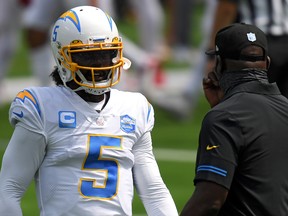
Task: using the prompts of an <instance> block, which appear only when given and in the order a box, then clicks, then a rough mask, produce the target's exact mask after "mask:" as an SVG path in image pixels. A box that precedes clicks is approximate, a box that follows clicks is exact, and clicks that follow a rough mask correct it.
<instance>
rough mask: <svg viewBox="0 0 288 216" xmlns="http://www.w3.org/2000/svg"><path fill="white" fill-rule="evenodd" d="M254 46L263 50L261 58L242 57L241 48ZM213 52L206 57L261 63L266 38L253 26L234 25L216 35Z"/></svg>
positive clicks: (263, 57) (265, 54)
mask: <svg viewBox="0 0 288 216" xmlns="http://www.w3.org/2000/svg"><path fill="white" fill-rule="evenodd" d="M250 45H255V46H259V47H261V48H262V49H263V55H262V56H255V55H243V54H241V51H242V49H243V48H245V47H247V46H250ZM215 46H216V48H215V50H209V51H207V52H205V53H206V54H207V55H220V56H221V57H223V58H227V59H234V60H245V61H261V60H265V58H266V56H267V46H268V45H267V38H266V35H265V33H264V32H263V31H261V30H260V29H259V28H258V27H256V26H254V25H249V24H245V23H235V24H232V25H229V26H227V27H224V28H222V29H221V30H219V31H218V32H217V34H216V38H215Z"/></svg>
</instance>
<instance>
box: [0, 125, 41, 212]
mask: <svg viewBox="0 0 288 216" xmlns="http://www.w3.org/2000/svg"><path fill="white" fill-rule="evenodd" d="M35 143H37V145H35ZM45 149H46V145H45V138H44V136H42V135H41V134H38V133H34V132H32V131H30V130H27V129H25V128H23V127H19V126H18V125H17V126H16V127H15V130H14V132H13V135H12V138H11V140H10V142H9V144H8V146H7V148H6V150H5V153H4V156H3V160H2V166H1V172H0V203H1V204H0V215H7V216H22V211H21V206H20V202H21V198H22V197H23V195H24V193H25V191H26V190H27V188H28V186H29V184H30V183H31V181H32V179H33V177H34V176H35V173H36V172H37V170H38V168H39V166H40V165H41V163H42V161H43V158H44V155H45Z"/></svg>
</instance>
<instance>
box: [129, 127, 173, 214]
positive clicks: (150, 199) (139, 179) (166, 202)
mask: <svg viewBox="0 0 288 216" xmlns="http://www.w3.org/2000/svg"><path fill="white" fill-rule="evenodd" d="M138 142H139V143H138V144H139V145H135V146H134V149H133V154H134V158H135V163H134V167H133V176H134V184H135V187H136V190H137V193H138V195H139V197H140V199H141V200H142V202H143V204H144V207H145V209H146V211H147V214H148V215H158V216H164V215H165V216H176V215H178V213H177V209H176V206H175V203H174V201H173V199H172V196H171V194H170V192H169V190H168V188H167V187H166V185H165V183H164V182H163V179H162V177H161V175H160V171H159V168H158V165H157V162H156V160H155V157H154V154H153V151H152V140H151V134H150V132H147V133H145V134H144V135H143V136H142V137H141V138H140V139H139V140H138Z"/></svg>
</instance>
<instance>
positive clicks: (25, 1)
mask: <svg viewBox="0 0 288 216" xmlns="http://www.w3.org/2000/svg"><path fill="white" fill-rule="evenodd" d="M8 1H9V0H8ZM31 1H32V0H19V2H20V4H21V5H23V6H24V7H27V6H28V5H29V4H30V3H31Z"/></svg>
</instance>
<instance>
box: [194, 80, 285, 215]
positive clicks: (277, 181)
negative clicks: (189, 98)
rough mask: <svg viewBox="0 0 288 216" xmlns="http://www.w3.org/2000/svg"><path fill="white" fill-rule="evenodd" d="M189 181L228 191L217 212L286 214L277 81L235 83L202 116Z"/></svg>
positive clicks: (282, 111) (281, 114)
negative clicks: (210, 182)
mask: <svg viewBox="0 0 288 216" xmlns="http://www.w3.org/2000/svg"><path fill="white" fill-rule="evenodd" d="M196 163H197V164H196V176H195V180H194V183H195V184H197V182H199V181H212V182H215V183H217V184H219V185H222V186H223V187H225V188H227V189H229V194H228V197H227V200H226V202H225V204H224V206H223V207H222V209H221V212H220V213H219V215H221V216H223V215H225V216H226V215H227V216H237V215H249V216H250V215H257V216H270V215H275V216H282V215H283V216H287V215H288V100H287V99H286V98H285V97H283V96H281V95H280V92H279V90H278V88H277V87H276V84H263V83H260V82H258V81H252V82H248V83H244V84H241V85H238V86H236V87H235V88H234V89H232V90H231V91H230V92H228V93H227V95H225V98H224V100H223V101H222V102H221V103H219V104H218V105H217V106H215V107H214V108H213V109H211V110H210V111H209V112H208V113H207V115H206V116H205V118H204V120H203V123H202V129H201V133H200V138H199V148H198V156H197V162H196Z"/></svg>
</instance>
